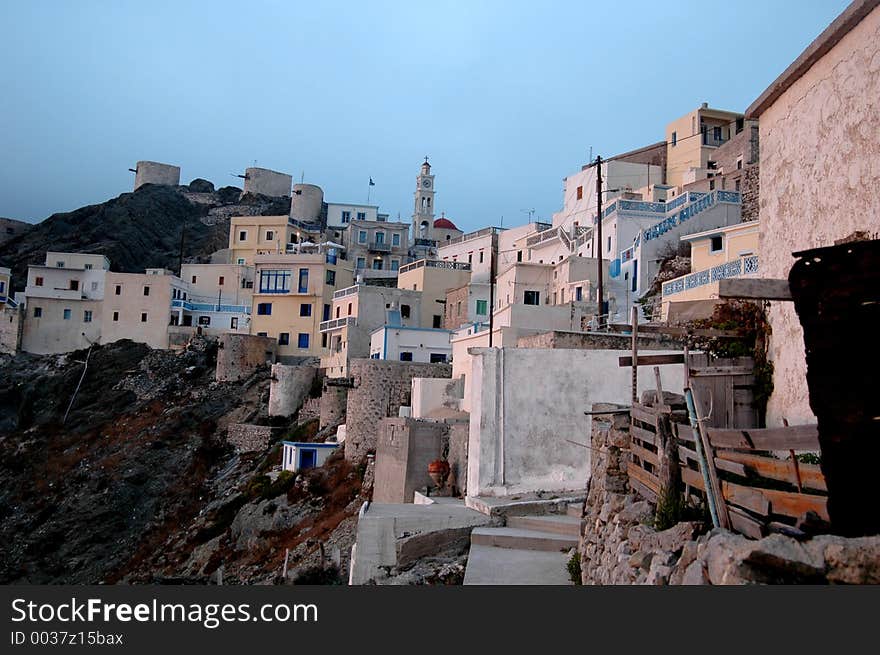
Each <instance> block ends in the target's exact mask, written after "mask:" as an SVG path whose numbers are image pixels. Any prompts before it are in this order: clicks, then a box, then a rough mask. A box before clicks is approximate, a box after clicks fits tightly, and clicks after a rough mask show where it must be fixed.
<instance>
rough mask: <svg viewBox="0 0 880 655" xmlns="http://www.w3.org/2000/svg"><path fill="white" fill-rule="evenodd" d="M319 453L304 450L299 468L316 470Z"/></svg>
mask: <svg viewBox="0 0 880 655" xmlns="http://www.w3.org/2000/svg"><path fill="white" fill-rule="evenodd" d="M316 456H317V453H316V452H315V451H314V450H312V449H309V450H303V451H302V453H301V454H300V456H299V467H300V468H301V469H313V468H315V461H316Z"/></svg>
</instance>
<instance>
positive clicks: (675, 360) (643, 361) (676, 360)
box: [618, 353, 684, 367]
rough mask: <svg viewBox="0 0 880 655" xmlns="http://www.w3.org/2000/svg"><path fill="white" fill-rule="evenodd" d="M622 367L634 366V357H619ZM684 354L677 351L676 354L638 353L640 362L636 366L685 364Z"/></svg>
mask: <svg viewBox="0 0 880 655" xmlns="http://www.w3.org/2000/svg"><path fill="white" fill-rule="evenodd" d="M618 362H619V365H620V366H621V367H630V366H632V363H633V359H632V357H631V356H623V357H620V358H618ZM683 363H684V354H683V353H677V354H675V355H638V363H637V364H636V366H658V365H661V364H683Z"/></svg>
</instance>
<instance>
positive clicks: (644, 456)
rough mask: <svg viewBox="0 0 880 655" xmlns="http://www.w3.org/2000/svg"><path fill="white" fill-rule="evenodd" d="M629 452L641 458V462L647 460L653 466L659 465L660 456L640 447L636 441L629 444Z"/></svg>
mask: <svg viewBox="0 0 880 655" xmlns="http://www.w3.org/2000/svg"><path fill="white" fill-rule="evenodd" d="M629 452H631V453H632V454H633V455H635V456H636V457H638V458H639V459H641V460H642V461H643V462H648V463H649V464H653V465H654V466H660V458H659V457H657V453H652V452H651V451H650V450H648V449H647V448H642V447H641V446H640V445H638V444H636V443H633V444H630V446H629Z"/></svg>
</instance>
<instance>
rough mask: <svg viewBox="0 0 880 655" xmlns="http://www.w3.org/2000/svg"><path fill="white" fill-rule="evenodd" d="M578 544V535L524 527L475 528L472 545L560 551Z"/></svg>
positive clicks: (472, 533)
mask: <svg viewBox="0 0 880 655" xmlns="http://www.w3.org/2000/svg"><path fill="white" fill-rule="evenodd" d="M577 545H578V538H577V536H570V535H563V534H558V533H556V532H540V531H538V530H527V529H524V528H474V530H473V531H472V532H471V546H472V547H473V546H494V547H495V548H515V549H519V550H532V551H549V552H553V551H556V552H559V551H563V550H564V551H567V550H568V549H570V548H577Z"/></svg>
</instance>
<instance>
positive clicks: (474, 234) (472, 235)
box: [443, 227, 506, 246]
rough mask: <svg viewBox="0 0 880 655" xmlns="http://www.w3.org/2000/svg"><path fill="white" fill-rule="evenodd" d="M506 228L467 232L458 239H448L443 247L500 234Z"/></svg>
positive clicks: (485, 228)
mask: <svg viewBox="0 0 880 655" xmlns="http://www.w3.org/2000/svg"><path fill="white" fill-rule="evenodd" d="M505 229H506V228H503V227H484V228H483V229H482V230H477V231H476V232H468V233H467V234H462V235H461V236H460V237H455V238H454V239H450V240H449V241H447V242H446V243H445V244H443V245H444V246H451V245H452V244H454V243H463V242H465V241H471V240H473V239H479V238H480V237H484V236H488V235H490V234H493V235H494V234H500V233H501V232H503V231H504V230H505Z"/></svg>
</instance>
